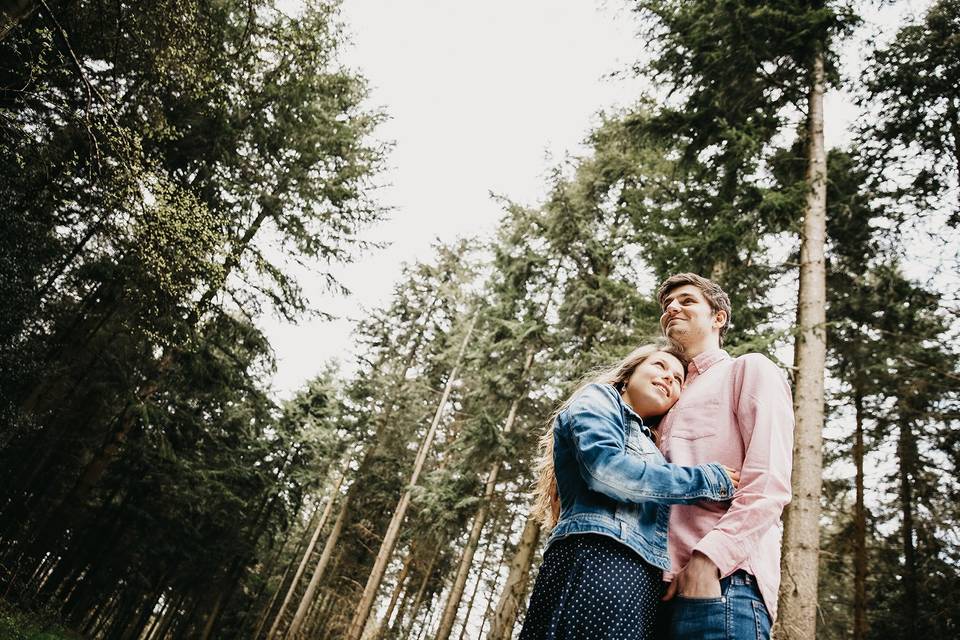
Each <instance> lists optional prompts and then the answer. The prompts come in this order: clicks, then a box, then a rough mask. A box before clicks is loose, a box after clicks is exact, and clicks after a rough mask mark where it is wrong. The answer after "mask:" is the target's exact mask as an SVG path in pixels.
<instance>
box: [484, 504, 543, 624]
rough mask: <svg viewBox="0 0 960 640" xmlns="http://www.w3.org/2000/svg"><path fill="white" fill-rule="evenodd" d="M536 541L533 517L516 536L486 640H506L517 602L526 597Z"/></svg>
mask: <svg viewBox="0 0 960 640" xmlns="http://www.w3.org/2000/svg"><path fill="white" fill-rule="evenodd" d="M539 540H540V522H539V521H538V520H537V519H536V518H534V517H533V516H528V517H527V522H526V523H525V524H524V526H523V533H522V534H521V535H520V543H519V544H518V545H517V550H516V552H515V553H514V554H513V558H512V559H511V560H510V573H509V574H508V575H507V581H506V583H505V584H504V585H503V591H501V592H500V602H499V603H497V610H496V612H495V613H494V615H493V620H492V622H491V623H490V633H489V634H487V640H510V636H511V633H512V632H513V625H514V623H515V622H516V620H517V612H518V611H519V610H520V602H521V600H523V599H524V597H526V595H527V582H528V581H529V580H530V566H531V565H532V564H533V558H534V556H535V555H536V554H535V551H536V549H537V542H538V541H539Z"/></svg>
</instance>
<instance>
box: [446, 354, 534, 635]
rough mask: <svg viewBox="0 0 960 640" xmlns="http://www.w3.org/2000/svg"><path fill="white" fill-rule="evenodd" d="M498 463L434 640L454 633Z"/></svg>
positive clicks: (513, 413) (507, 429)
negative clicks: (458, 610) (454, 625)
mask: <svg viewBox="0 0 960 640" xmlns="http://www.w3.org/2000/svg"><path fill="white" fill-rule="evenodd" d="M533 355H534V352H533V349H528V350H527V358H526V361H525V362H524V364H523V372H522V373H521V377H526V374H527V371H529V369H530V365H531V364H532V363H533ZM524 396H525V394H521V395H520V396H517V397H516V398H514V400H513V402H512V403H511V404H510V411H509V412H508V413H507V419H506V422H505V423H504V426H503V433H504V435H507V434H509V433H511V432H512V431H513V424H514V422H515V421H516V419H517V410H518V409H519V407H520V402H521V400H523V397H524ZM501 464H502V461H501V460H496V461H494V462H493V464H491V465H490V471H488V472H487V481H486V485H485V488H484V492H483V500H482V501H481V502H480V508H479V509H477V514H476V516H474V518H473V526H472V527H471V529H470V537H469V538H468V539H467V546H466V548H464V550H463V555H462V556H461V557H460V566H459V567H458V568H457V576H456V578H455V579H454V581H453V586H452V587H451V588H450V595H449V596H448V597H447V604H446V606H445V607H444V609H443V617H442V618H441V619H440V628H439V629H437V635H436V639H437V640H448V638H449V637H450V633H451V632H452V631H453V624H454V622H455V621H456V618H457V609H458V608H459V606H460V600H461V599H462V598H463V589H464V587H465V586H466V584H467V577H468V576H469V575H470V566H471V565H472V564H473V556H474V555H475V554H476V552H477V545H478V544H479V542H480V535H481V533H483V527H484V525H486V523H487V515H488V514H489V512H490V501H491V500H493V493H494V491H495V490H496V487H497V476H498V475H499V473H500V465H501Z"/></svg>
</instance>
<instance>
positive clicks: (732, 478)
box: [723, 465, 740, 489]
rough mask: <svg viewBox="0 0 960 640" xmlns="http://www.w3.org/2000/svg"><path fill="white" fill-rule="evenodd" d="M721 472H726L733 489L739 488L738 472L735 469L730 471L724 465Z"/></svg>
mask: <svg viewBox="0 0 960 640" xmlns="http://www.w3.org/2000/svg"><path fill="white" fill-rule="evenodd" d="M723 470H724V471H726V472H727V475H728V476H730V482H732V483H733V488H734V489H739V488H740V472H739V471H737V470H736V469H731V468H730V467H728V466H726V465H724V466H723Z"/></svg>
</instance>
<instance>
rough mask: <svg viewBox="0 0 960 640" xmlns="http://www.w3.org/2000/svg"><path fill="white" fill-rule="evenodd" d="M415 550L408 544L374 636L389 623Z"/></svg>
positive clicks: (381, 631) (382, 632)
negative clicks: (388, 602)
mask: <svg viewBox="0 0 960 640" xmlns="http://www.w3.org/2000/svg"><path fill="white" fill-rule="evenodd" d="M415 552H416V545H415V544H414V545H410V550H409V551H408V552H407V557H406V558H405V559H404V561H403V566H402V567H401V568H400V573H399V574H398V575H397V584H396V586H395V587H394V588H393V593H392V594H390V604H388V605H387V612H386V613H385V614H383V620H381V621H380V628H379V629H377V633H376V635H375V636H374V637H376V638H382V637H383V634H384V633H385V632H386V630H387V628H388V627H389V625H390V617H391V616H393V610H394V609H396V607H397V601H398V600H399V599H400V594H401V593H402V592H403V583H404V582H405V581H406V580H407V574H408V573H409V572H410V564H411V563H412V562H413V556H414V554H415Z"/></svg>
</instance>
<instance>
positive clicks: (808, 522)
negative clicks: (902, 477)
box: [777, 51, 827, 640]
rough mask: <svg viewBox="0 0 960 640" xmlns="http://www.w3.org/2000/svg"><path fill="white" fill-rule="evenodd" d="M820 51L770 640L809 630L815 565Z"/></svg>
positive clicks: (822, 229)
mask: <svg viewBox="0 0 960 640" xmlns="http://www.w3.org/2000/svg"><path fill="white" fill-rule="evenodd" d="M823 91H824V71H823V53H822V51H818V52H817V53H816V55H815V58H814V61H813V68H812V71H811V83H810V94H809V106H808V114H807V119H808V127H809V129H808V136H809V140H808V141H807V176H806V181H807V202H806V208H805V211H804V219H803V236H802V239H801V244H800V290H799V295H798V304H797V324H798V333H797V338H796V343H795V351H794V353H795V359H794V363H795V366H796V372H797V374H796V389H795V393H794V413H795V414H796V429H795V432H794V444H793V479H792V484H793V502H792V504H791V505H790V506H789V508H788V509H787V512H786V514H785V517H784V531H783V559H782V564H781V566H782V572H783V579H782V582H781V585H780V615H779V620H778V625H777V626H778V629H777V637H778V638H780V639H781V640H808V639H809V638H813V637H814V636H815V635H816V626H817V617H816V614H817V570H818V561H819V556H820V489H821V483H822V478H821V474H822V466H823V459H822V456H823V453H822V440H823V437H822V433H821V431H822V429H823V370H824V366H825V363H826V351H827V336H826V291H827V288H826V262H825V260H824V241H825V238H826V209H827V156H826V151H825V148H824V141H823Z"/></svg>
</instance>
